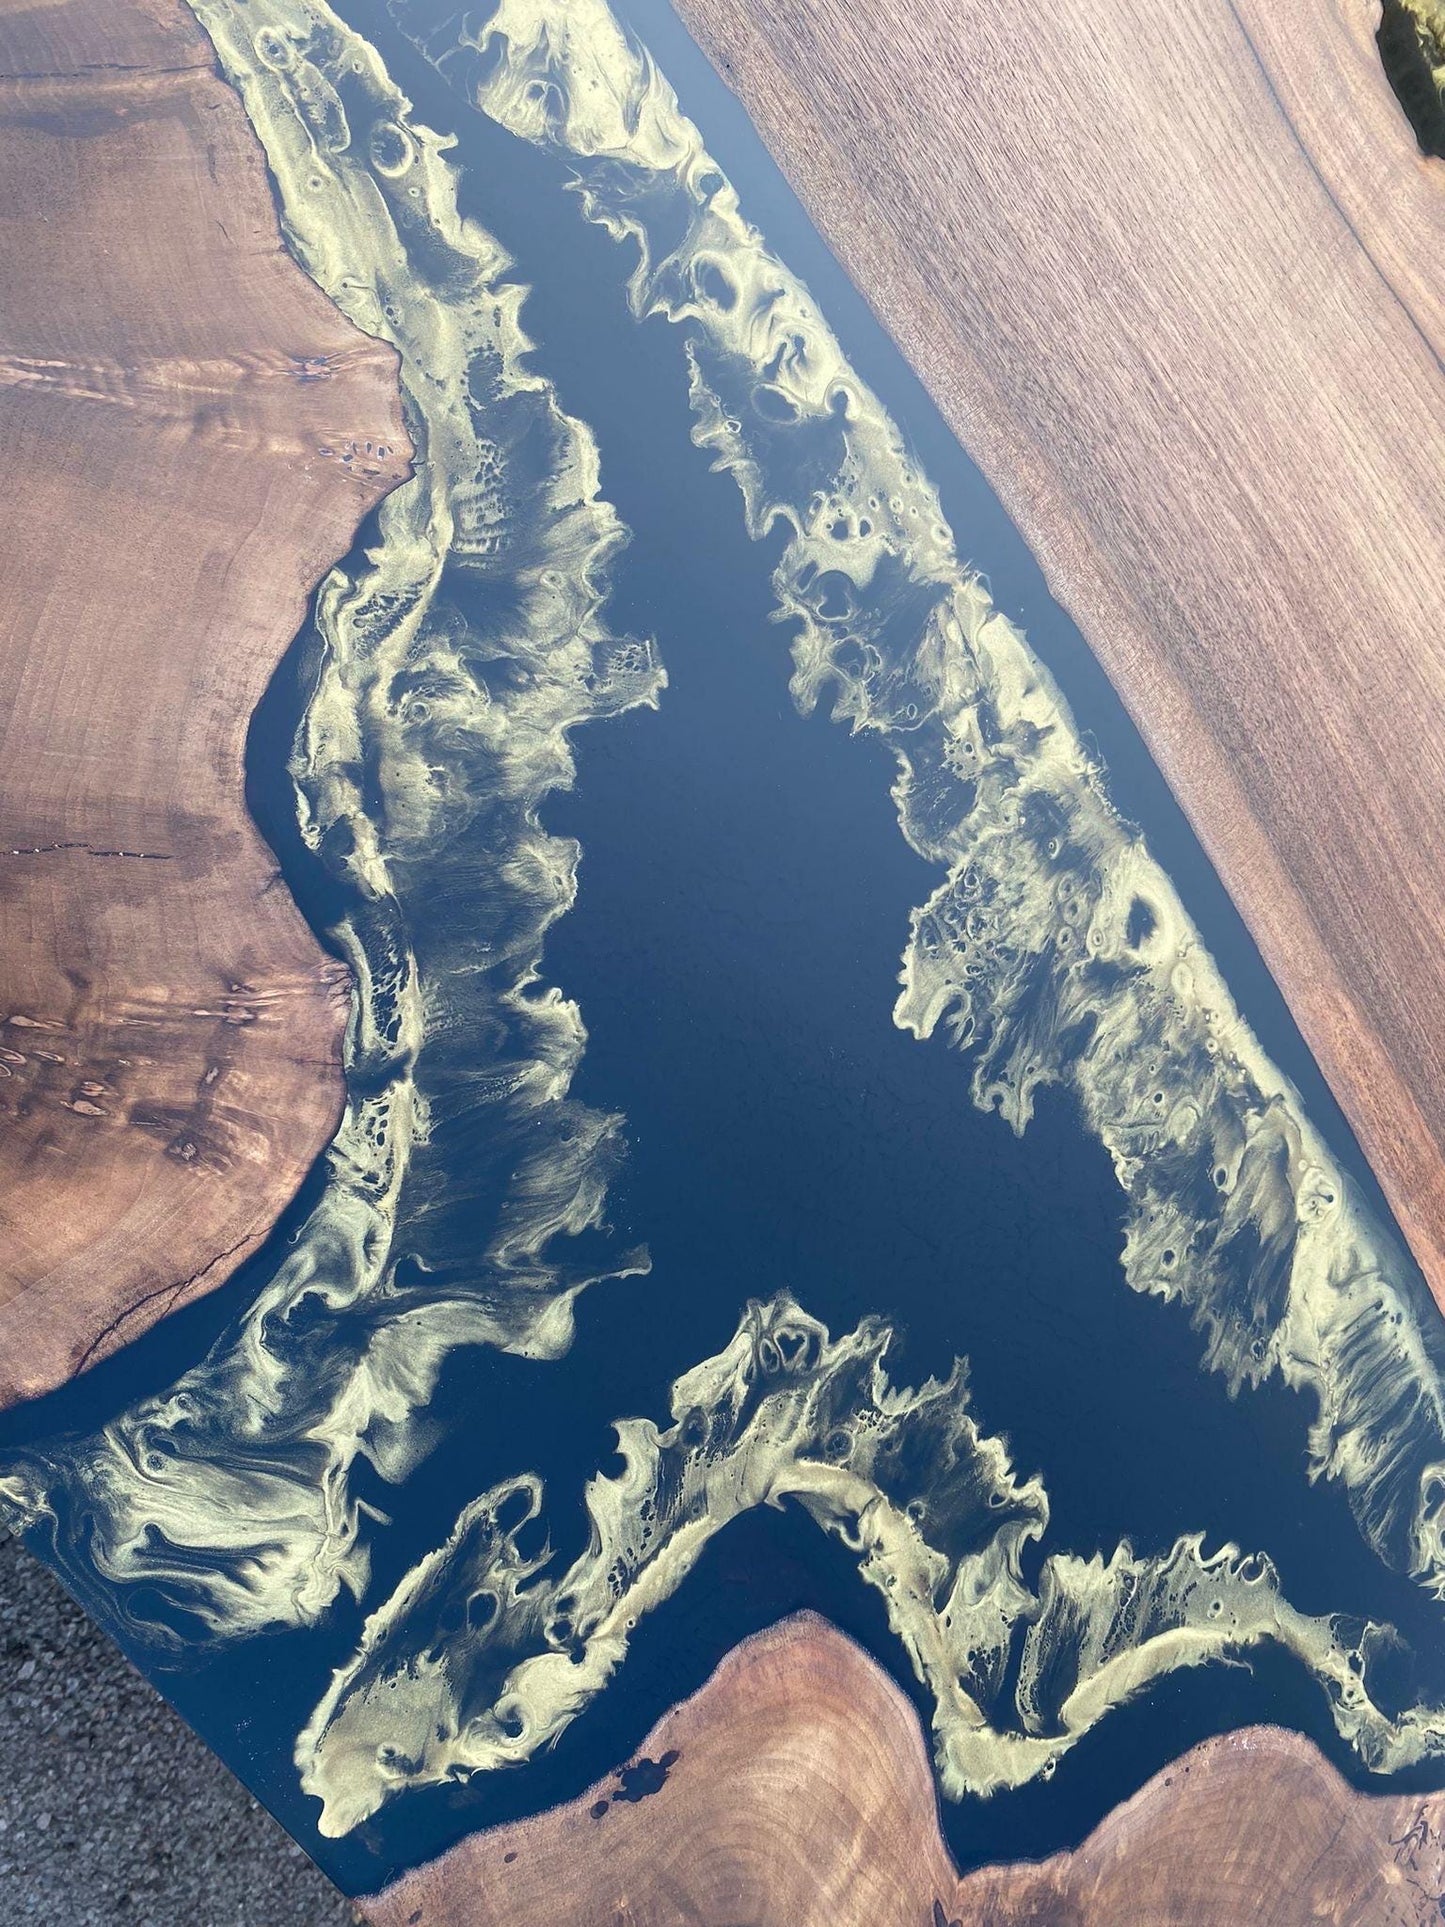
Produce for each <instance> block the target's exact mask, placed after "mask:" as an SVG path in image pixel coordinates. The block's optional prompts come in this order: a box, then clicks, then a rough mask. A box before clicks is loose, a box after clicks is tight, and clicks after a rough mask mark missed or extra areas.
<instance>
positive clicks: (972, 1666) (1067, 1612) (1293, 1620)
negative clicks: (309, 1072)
mask: <svg viewBox="0 0 1445 1927" xmlns="http://www.w3.org/2000/svg"><path fill="white" fill-rule="evenodd" d="M889 1339H890V1332H889V1328H888V1326H887V1325H886V1324H884V1323H882V1322H879V1321H871V1320H870V1321H866V1322H865V1323H864V1324H862V1325H860V1326H859V1328H858V1329H857V1330H856V1331H854V1332H851V1333H849V1334H848V1335H847V1336H845V1337H843V1338H840V1339H837V1340H833V1339H831V1338H830V1337H829V1335H828V1332H827V1331H826V1329H825V1328H824V1327H823V1326H822V1325H821V1324H819V1323H818V1322H817V1321H816V1320H815V1319H813V1318H810V1317H809V1316H808V1315H807V1314H806V1313H805V1312H803V1311H801V1310H800V1309H799V1307H798V1306H797V1305H796V1304H794V1303H793V1302H792V1300H791V1299H789V1298H787V1297H786V1296H783V1297H779V1298H777V1299H775V1300H774V1301H773V1302H772V1303H771V1304H768V1305H761V1304H756V1303H754V1304H752V1305H750V1306H749V1307H748V1309H747V1312H746V1314H745V1315H744V1318H743V1322H742V1324H741V1326H740V1327H739V1330H738V1332H737V1335H736V1337H735V1338H734V1339H733V1341H732V1343H731V1344H730V1345H729V1346H728V1347H727V1349H726V1350H725V1351H723V1352H722V1353H720V1354H719V1355H718V1356H717V1357H716V1358H711V1359H708V1360H706V1361H705V1362H704V1363H703V1364H701V1365H699V1366H696V1367H695V1368H694V1369H693V1370H692V1371H691V1372H689V1373H688V1374H687V1375H686V1376H685V1377H684V1378H682V1379H680V1380H679V1381H678V1382H677V1384H676V1385H675V1386H674V1387H673V1392H672V1423H671V1424H670V1425H669V1426H668V1427H667V1428H666V1430H664V1431H659V1430H658V1428H657V1427H656V1426H654V1425H653V1424H651V1423H650V1422H649V1421H647V1420H636V1419H632V1420H626V1421H624V1422H623V1423H621V1424H620V1425H619V1426H618V1427H617V1438H618V1450H619V1451H620V1453H621V1456H622V1458H623V1461H624V1465H623V1469H622V1471H621V1472H620V1473H618V1474H617V1476H616V1477H615V1478H607V1477H604V1476H598V1477H596V1478H594V1479H593V1480H592V1481H591V1483H590V1485H589V1486H588V1489H587V1511H588V1515H589V1519H590V1523H591V1543H590V1544H589V1546H588V1548H587V1550H586V1551H585V1552H584V1553H583V1554H582V1556H581V1557H580V1558H579V1559H577V1560H576V1561H575V1562H574V1563H573V1564H572V1565H571V1566H570V1567H567V1568H563V1569H560V1570H559V1569H558V1563H557V1561H556V1560H554V1559H552V1558H550V1557H549V1555H548V1553H547V1552H546V1550H545V1549H544V1550H543V1551H542V1552H540V1553H538V1554H536V1555H535V1556H532V1557H529V1556H527V1554H526V1553H524V1552H523V1550H522V1549H521V1547H520V1546H519V1544H518V1535H519V1534H520V1533H521V1532H522V1531H523V1529H524V1528H525V1527H526V1526H527V1525H528V1524H529V1522H530V1521H532V1520H533V1519H534V1518H536V1516H537V1515H538V1513H539V1512H540V1510H541V1505H542V1490H541V1483H540V1481H539V1480H538V1479H536V1478H534V1477H532V1476H525V1477H522V1478H518V1479H512V1480H508V1481H506V1482H504V1483H503V1484H500V1485H497V1486H495V1487H493V1488H492V1490H490V1491H489V1492H486V1493H484V1494H483V1495H482V1496H481V1497H480V1498H478V1499H476V1500H474V1501H473V1502H472V1503H471V1504H470V1505H469V1506H468V1507H467V1508H466V1509H465V1511H464V1512H463V1513H462V1516H461V1518H460V1519H459V1520H458V1522H457V1527H456V1530H455V1531H454V1532H453V1534H452V1536H451V1538H450V1539H449V1540H448V1541H447V1543H446V1545H444V1546H443V1547H441V1548H440V1550H439V1551H437V1552H435V1553H433V1554H432V1555H431V1557H430V1558H428V1559H425V1560H423V1561H422V1562H421V1564H420V1565H419V1566H417V1567H416V1568H415V1569H414V1570H413V1571H412V1572H411V1573H410V1574H409V1575H408V1576H407V1578H406V1579H405V1580H404V1581H403V1583H402V1584H401V1586H400V1587H399V1588H398V1589H397V1591H396V1593H395V1594H394V1595H393V1597H392V1598H391V1599H390V1600H389V1601H388V1602H387V1603H386V1604H385V1605H384V1606H382V1607H381V1608H380V1610H379V1611H377V1612H376V1613H374V1614H373V1615H372V1616H371V1618H370V1619H369V1620H368V1621H367V1624H366V1629H365V1634H364V1637H363V1641H362V1646H361V1650H360V1652H359V1653H358V1655H357V1657H356V1659H355V1660H354V1661H353V1663H352V1664H351V1665H350V1666H348V1667H344V1668H342V1669H341V1671H339V1672H338V1673H337V1674H336V1676H335V1679H334V1680H333V1682H332V1686H331V1690H330V1692H329V1693H328V1694H327V1696H326V1698H325V1700H324V1701H323V1702H322V1704H321V1706H320V1707H319V1708H318V1710H317V1712H316V1715H315V1717H314V1718H313V1720H312V1722H311V1724H310V1726H309V1728H308V1729H307V1731H306V1732H305V1733H303V1734H302V1736H301V1739H300V1742H299V1744H298V1747H297V1761H298V1764H299V1765H300V1767H301V1774H302V1783H303V1785H304V1786H305V1787H306V1789H307V1791H308V1792H311V1793H314V1794H316V1795H317V1796H318V1797H319V1798H320V1799H321V1801H322V1806H323V1811H322V1817H321V1821H320V1826H321V1830H322V1832H323V1833H327V1834H341V1833H345V1832H347V1831H349V1830H350V1829H351V1828H352V1827H354V1826H356V1825H358V1824H359V1823H360V1822H361V1821H362V1820H364V1819H365V1818H366V1817H367V1816H368V1814H370V1813H373V1812H375V1810H376V1809H377V1808H378V1807H379V1806H381V1805H382V1804H383V1802H384V1801H386V1800H387V1799H389V1798H390V1797H392V1796H393V1795H394V1794H396V1793H398V1792H400V1791H402V1790H404V1789H406V1788H409V1787H418V1786H429V1785H436V1784H439V1783H441V1782H443V1781H448V1780H465V1779H468V1778H470V1777H471V1776H472V1775H473V1774H478V1773H485V1772H487V1771H489V1770H492V1769H495V1768H497V1767H501V1766H510V1765H516V1764H518V1763H520V1762H521V1761H524V1760H527V1759H530V1758H531V1757H532V1755H533V1754H534V1753H536V1752H537V1751H538V1749H539V1748H542V1747H545V1746H547V1745H548V1744H550V1743H551V1742H552V1741H553V1740H555V1739H556V1738H557V1736H558V1735H559V1734H560V1733H561V1732H562V1730H563V1729H564V1728H565V1727H566V1726H567V1725H568V1723H569V1722H570V1721H571V1720H572V1719H574V1718H575V1717H576V1715H577V1714H578V1713H579V1712H581V1711H582V1710H583V1708H584V1707H585V1706H586V1705H587V1703H588V1702H589V1701H590V1700H591V1699H593V1698H594V1697H595V1696H596V1695H597V1694H598V1693H599V1692H601V1691H602V1689H603V1688H604V1687H605V1685H606V1683H607V1681H608V1679H609V1677H610V1676H611V1674H612V1673H613V1671H614V1669H615V1668H616V1667H617V1666H618V1665H620V1664H621V1662H622V1660H623V1659H624V1658H625V1656H626V1653H627V1646H628V1640H629V1637H630V1635H631V1632H632V1630H633V1628H634V1627H635V1626H636V1624H637V1622H638V1620H639V1619H640V1618H641V1617H642V1616H643V1614H645V1613H647V1612H649V1611H650V1610H652V1609H653V1608H654V1607H655V1606H657V1605H659V1604H660V1603H661V1602H662V1601H663V1600H665V1599H667V1598H668V1597H669V1596H670V1595H671V1594H672V1593H673V1592H674V1591H675V1590H676V1589H677V1587H678V1586H679V1585H681V1584H682V1583H683V1581H684V1580H685V1579H686V1577H687V1575H688V1573H689V1572H690V1571H691V1570H692V1568H693V1566H694V1565H695V1564H696V1562H697V1560H698V1558H699V1556H700V1555H701V1553H702V1552H703V1550H704V1548H705V1547H706V1545H707V1542H708V1541H709V1539H711V1538H712V1536H713V1535H714V1533H716V1532H719V1531H721V1530H722V1528H723V1527H724V1526H726V1525H727V1524H728V1523H729V1522H730V1521H731V1520H733V1519H735V1518H737V1517H738V1516H739V1514H741V1513H743V1512H746V1511H748V1510H750V1509H751V1508H752V1507H755V1506H760V1505H772V1506H779V1505H782V1504H783V1502H784V1501H785V1500H789V1499H791V1500H793V1501H794V1502H795V1503H796V1504H798V1505H800V1506H802V1507H803V1509H804V1510H805V1511H806V1512H808V1513H809V1514H810V1515H811V1517H812V1518H813V1519H815V1520H816V1521H817V1523H818V1525H819V1526H821V1527H822V1528H823V1529H824V1530H825V1531H827V1532H830V1533H832V1534H834V1535H835V1536H836V1537H837V1538H839V1539H840V1540H841V1541H842V1542H843V1544H844V1545H845V1546H847V1548H848V1549H849V1551H850V1552H852V1553H853V1554H854V1555H855V1556H856V1558H857V1560H858V1569H859V1572H860V1574H861V1576H862V1577H863V1578H864V1579H865V1580H867V1581H868V1583H869V1584H871V1585H873V1586H876V1587H877V1588H878V1589H879V1591H880V1592H881V1593H882V1595H883V1598H884V1600H885V1602H886V1604H887V1609H888V1618H889V1624H890V1626H891V1627H892V1629H893V1631H894V1633H896V1634H897V1636H898V1638H899V1639H900V1640H901V1641H902V1642H903V1645H904V1646H905V1648H906V1649H907V1651H908V1655H909V1658H910V1659H911V1661H912V1663H913V1666H914V1669H915V1670H916V1672H917V1674H918V1677H919V1679H920V1680H921V1681H922V1682H923V1683H924V1685H925V1686H926V1687H927V1688H928V1690H929V1692H930V1693H931V1694H932V1696H933V1701H934V1712H933V1731H934V1750H935V1759H936V1763H937V1767H938V1774H939V1779H940V1782H941V1784H942V1786H943V1788H944V1791H945V1792H946V1793H948V1794H949V1795H950V1796H951V1797H953V1798H954V1799H958V1798H961V1797H962V1796H963V1795H964V1794H965V1793H975V1794H987V1793H990V1792H993V1791H995V1790H996V1789H998V1788H1001V1787H1013V1786H1019V1785H1022V1784H1023V1783H1024V1782H1026V1781H1028V1780H1031V1779H1034V1778H1036V1777H1037V1776H1038V1775H1040V1774H1043V1775H1048V1774H1050V1773H1051V1772H1052V1771H1053V1769H1054V1766H1055V1765H1056V1763H1057V1762H1058V1760H1059V1759H1060V1758H1061V1757H1062V1756H1063V1755H1064V1754H1065V1753H1066V1752H1067V1751H1068V1750H1069V1748H1070V1747H1072V1746H1073V1745H1074V1744H1075V1742H1076V1741H1077V1740H1078V1739H1079V1738H1081V1737H1082V1735H1083V1734H1084V1733H1086V1732H1087V1731H1088V1730H1089V1729H1090V1728H1091V1727H1092V1726H1093V1725H1095V1724H1096V1722H1097V1721H1098V1720H1100V1719H1101V1718H1102V1717H1103V1716H1104V1715H1105V1714H1106V1713H1107V1712H1109V1711H1110V1710H1111V1709H1112V1708H1113V1707H1115V1706H1118V1705H1120V1704H1122V1703H1123V1702H1124V1701H1126V1700H1128V1699H1129V1698H1131V1697H1132V1696H1133V1695H1134V1694H1136V1693H1138V1692H1140V1691H1142V1690H1143V1689H1144V1688H1146V1687H1147V1686H1149V1685H1150V1684H1151V1683H1152V1682H1154V1681H1155V1680H1157V1679H1159V1678H1161V1677H1162V1676H1163V1675H1165V1674H1167V1673H1170V1672H1174V1671H1176V1670H1178V1669H1179V1668H1180V1667H1187V1666H1197V1665H1201V1664H1203V1663H1205V1662H1206V1661H1209V1660H1217V1659H1222V1658H1225V1657H1230V1656H1235V1655H1238V1654H1240V1653H1241V1652H1244V1651H1246V1650H1248V1649H1249V1648H1251V1647H1254V1646H1257V1645H1260V1644H1262V1643H1264V1642H1267V1641H1268V1642H1272V1643H1274V1644H1276V1645H1278V1646H1281V1647H1283V1648H1284V1649H1285V1650H1286V1651H1288V1652H1290V1653H1292V1654H1294V1655H1295V1657H1296V1658H1298V1659H1299V1660H1300V1661H1301V1662H1302V1663H1303V1664H1304V1665H1305V1666H1307V1667H1308V1668H1309V1669H1310V1671H1311V1672H1312V1673H1313V1674H1314V1676H1315V1678H1316V1679H1317V1680H1318V1682H1319V1684H1320V1685H1321V1687H1322V1688H1323V1690H1324V1692H1325V1694H1326V1697H1327V1699H1328V1701H1329V1705H1330V1710H1331V1713H1332V1714H1333V1716H1334V1720H1335V1723H1336V1725H1337V1726H1338V1728H1339V1730H1340V1732H1341V1733H1342V1734H1343V1735H1344V1736H1345V1737H1346V1738H1347V1739H1349V1740H1350V1741H1351V1742H1352V1743H1353V1745H1354V1746H1355V1747H1356V1748H1357V1749H1358V1750H1359V1752H1360V1754H1361V1755H1362V1757H1363V1758H1364V1759H1365V1760H1367V1761H1368V1762H1369V1763H1370V1765H1372V1766H1374V1767H1376V1768H1379V1769H1382V1770H1388V1769H1391V1768H1395V1767H1401V1766H1406V1765H1409V1764H1411V1763H1412V1762H1415V1761H1417V1760H1419V1759H1421V1758H1423V1757H1425V1756H1426V1755H1428V1754H1431V1753H1434V1752H1437V1751H1439V1750H1440V1749H1441V1748H1442V1746H1445V1722H1442V1720H1441V1719H1440V1718H1439V1717H1438V1716H1436V1715H1433V1714H1430V1713H1426V1712H1423V1711H1412V1712H1407V1713H1405V1714H1403V1715H1396V1716H1392V1715H1390V1714H1389V1713H1387V1712H1386V1711H1384V1710H1382V1708H1381V1707H1380V1706H1379V1705H1377V1704H1376V1703H1375V1701H1374V1700H1373V1699H1372V1697H1371V1688H1372V1677H1371V1675H1372V1661H1373V1659H1374V1657H1375V1655H1376V1654H1377V1653H1378V1652H1380V1651H1381V1650H1382V1649H1385V1648H1388V1646H1389V1645H1390V1644H1391V1635H1390V1634H1389V1632H1388V1631H1387V1630H1386V1629H1384V1628H1380V1627H1375V1626H1370V1625H1366V1626H1364V1627H1363V1628H1362V1627H1361V1625H1360V1622H1358V1621H1354V1622H1351V1623H1350V1624H1349V1625H1348V1626H1347V1625H1346V1624H1345V1622H1343V1621H1339V1622H1337V1621H1334V1620H1331V1619H1328V1618H1310V1617H1307V1616H1306V1615H1304V1614H1302V1613H1299V1612H1296V1611H1295V1610H1294V1608H1293V1607H1291V1606H1290V1605H1289V1604H1288V1602H1287V1601H1286V1600H1285V1599H1284V1598H1283V1597H1282V1596H1281V1594H1280V1590H1279V1584H1278V1579H1277V1577H1276V1574H1275V1571H1274V1568H1273V1567H1272V1566H1271V1564H1270V1562H1269V1561H1268V1559H1266V1558H1263V1557H1254V1558H1244V1557H1242V1556H1241V1555H1240V1553H1239V1552H1238V1550H1237V1549H1236V1548H1235V1547H1233V1546H1225V1547H1223V1548H1222V1549H1221V1550H1219V1551H1218V1552H1214V1553H1206V1551H1205V1549H1204V1546H1203V1544H1202V1542H1201V1540H1200V1539H1199V1538H1197V1537H1193V1538H1181V1539H1180V1540H1178V1541H1177V1542H1176V1543H1175V1545H1174V1546H1173V1547H1172V1548H1171V1549H1170V1550H1169V1551H1168V1552H1166V1553H1165V1554H1163V1555H1162V1556H1160V1557H1153V1558H1149V1557H1139V1556H1136V1555H1135V1554H1134V1552H1133V1551H1132V1549H1131V1548H1130V1547H1129V1546H1128V1545H1127V1544H1124V1545H1121V1546H1119V1547H1118V1549H1117V1550H1116V1551H1115V1552H1114V1553H1113V1554H1112V1555H1111V1556H1110V1557H1109V1558H1107V1559H1103V1558H1097V1557H1096V1558H1092V1559H1079V1558H1073V1557H1069V1556H1067V1555H1061V1554H1057V1553H1055V1554H1052V1555H1050V1556H1049V1557H1047V1558H1046V1559H1045V1560H1044V1562H1043V1566H1042V1570H1041V1573H1040V1576H1039V1579H1038V1582H1037V1584H1036V1586H1032V1587H1031V1586H1030V1585H1029V1584H1028V1583H1027V1582H1026V1579H1025V1576H1024V1567H1023V1560H1022V1554H1023V1551H1024V1548H1025V1547H1026V1546H1027V1544H1028V1543H1029V1542H1030V1541H1031V1540H1041V1539H1042V1538H1043V1537H1044V1534H1045V1531H1046V1529H1047V1526H1048V1518H1049V1506H1048V1497H1047V1494H1046V1493H1045V1490H1044V1487H1043V1485H1042V1483H1041V1481H1039V1480H1038V1479H1036V1478H1035V1479H1028V1480H1020V1479H1019V1478H1018V1477H1017V1476H1016V1475H1015V1473H1014V1471H1013V1468H1012V1466H1011V1465H1010V1463H1009V1458H1008V1453H1007V1450H1006V1448H1005V1446H1004V1444H1003V1442H1002V1441H1001V1440H999V1439H997V1438H991V1437H989V1436H987V1435H986V1434H984V1433H982V1432H980V1430H979V1429H978V1427H977V1426H976V1424H975V1423H974V1420H973V1418H972V1416H971V1414H970V1412H969V1409H968V1392H967V1385H966V1382H965V1378H964V1371H963V1367H962V1366H961V1365H960V1364H955V1366H954V1369H953V1372H952V1374H951V1376H950V1377H949V1378H948V1379H947V1380H946V1381H945V1382H943V1383H939V1382H938V1381H936V1380H929V1382H928V1383H927V1384H925V1385H924V1386H923V1387H922V1388H921V1389H920V1390H917V1391H913V1390H909V1389H907V1388H904V1387H895V1386H893V1385H892V1384H891V1383H890V1382H889V1379H888V1375H887V1372H886V1370H885V1367H884V1355H885V1353H886V1351H887V1348H888V1344H889Z"/></svg>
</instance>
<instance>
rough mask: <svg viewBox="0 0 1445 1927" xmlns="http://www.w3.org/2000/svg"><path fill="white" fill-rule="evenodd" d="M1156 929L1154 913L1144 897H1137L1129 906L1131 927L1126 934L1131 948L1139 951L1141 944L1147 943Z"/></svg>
mask: <svg viewBox="0 0 1445 1927" xmlns="http://www.w3.org/2000/svg"><path fill="white" fill-rule="evenodd" d="M1156 927H1157V926H1156V923H1155V917H1154V912H1153V911H1152V910H1151V909H1150V908H1149V906H1148V904H1147V903H1146V902H1145V901H1144V899H1143V897H1135V899H1134V901H1133V902H1132V903H1131V904H1130V905H1129V927H1128V929H1127V930H1126V931H1125V933H1124V936H1125V941H1126V942H1127V943H1128V945H1129V948H1130V949H1131V950H1137V949H1138V948H1139V946H1140V944H1141V943H1147V942H1148V941H1149V939H1150V938H1151V937H1152V936H1153V934H1154V931H1155V929H1156Z"/></svg>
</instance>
